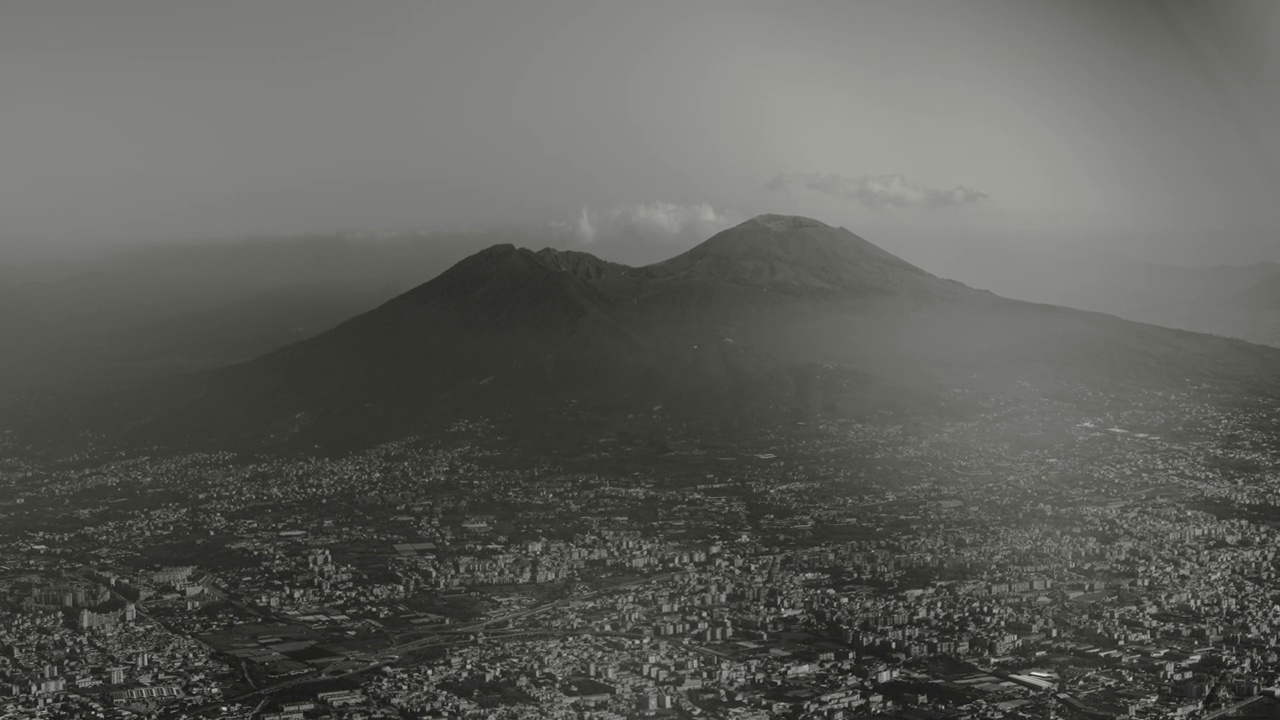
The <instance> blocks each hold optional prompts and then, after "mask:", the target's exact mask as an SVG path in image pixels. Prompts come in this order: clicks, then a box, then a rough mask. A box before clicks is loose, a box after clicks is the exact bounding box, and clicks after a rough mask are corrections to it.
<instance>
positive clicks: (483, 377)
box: [110, 215, 1280, 445]
mask: <svg viewBox="0 0 1280 720" xmlns="http://www.w3.org/2000/svg"><path fill="white" fill-rule="evenodd" d="M1018 383H1024V384H1031V385H1033V386H1035V387H1039V388H1041V389H1042V391H1043V392H1057V391H1061V390H1063V389H1071V390H1072V391H1073V392H1074V391H1079V392H1084V393H1086V394H1087V392H1089V391H1095V390H1097V391H1102V390H1105V391H1107V392H1111V391H1113V390H1116V389H1126V388H1127V389H1133V388H1148V389H1158V390H1163V391H1167V390H1170V389H1183V388H1186V387H1188V386H1190V385H1193V384H1196V383H1210V384H1218V385H1221V386H1222V387H1223V388H1226V389H1227V391H1229V392H1232V393H1243V394H1248V393H1251V392H1252V393H1257V392H1267V393H1274V392H1275V391H1276V389H1277V388H1278V387H1280V351H1275V350H1270V349H1265V348H1261V347H1258V346H1251V345H1247V344H1246V343H1241V342H1237V341H1230V340H1226V339H1222V338H1214V337H1209V336H1202V335H1196V334H1194V333H1187V332H1180V331H1174V330H1168V329H1165V328H1159V327H1155V326H1149V325H1142V324H1140V323H1133V322H1129V321H1124V320H1121V319H1119V318H1116V317H1113V316H1106V315H1100V314H1096V313H1087V312H1083V311H1076V310H1070V309H1066V308H1058V307H1054V306H1047V305H1036V304H1032V303H1024V302H1020V301H1014V300H1008V299H1005V298H1001V297H999V296H996V295H994V294H991V293H989V292H986V291H981V290H975V289H972V288H969V287H967V286H965V285H962V284H960V283H957V282H954V281H951V280H945V279H942V278H939V277H936V276H934V275H932V274H930V273H928V272H925V271H924V270H922V269H920V268H918V267H916V266H914V265H911V264H910V263H907V262H906V261H903V260H901V259H900V258H897V257H896V256H894V255H892V254H891V253H888V252H886V251H884V250H883V249H881V248H879V247H878V246H876V245H874V244H872V243H870V242H868V241H866V240H864V239H862V238H860V237H858V236H857V235H854V234H853V233H851V232H849V231H848V230H846V229H844V228H833V227H831V226H828V225H825V224H823V223H820V222H818V221H816V220H812V219H810V218H803V217H799V216H780V215H763V216H759V217H757V218H752V219H751V220H748V221H747V222H745V223H742V224H741V225H738V226H736V227H734V228H729V229H727V230H725V231H723V232H721V233H717V234H716V235H714V236H712V237H711V238H709V239H707V240H706V241H704V242H703V243H701V244H699V245H698V246H696V247H694V248H693V249H691V250H689V251H687V252H685V253H681V254H679V255H677V256H675V257H673V258H671V259H669V260H666V261H663V262H659V263H654V264H651V265H647V266H642V267H638V268H637V267H629V266H625V265H619V264H616V263H609V262H607V261H604V260H600V259H599V258H595V257H594V256H592V255H590V254H587V253H582V252H575V251H559V250H552V249H550V248H546V249H543V250H540V251H533V250H528V249H524V248H518V247H515V246H514V245H510V244H498V245H494V246H492V247H489V248H486V249H485V250H482V251H480V252H477V253H475V254H473V255H471V256H468V257H467V258H464V259H463V260H461V261H459V262H458V263H456V264H455V265H453V266H452V267H450V268H449V269H448V270H446V271H445V272H444V273H442V274H440V275H439V276H437V277H436V278H434V279H432V280H430V281H428V282H426V283H422V284H420V285H418V286H416V287H414V288H412V289H411V290H409V291H407V292H405V293H403V294H401V295H399V296H397V297H395V298H393V299H391V300H389V301H387V302H385V303H383V304H381V305H379V306H378V307H376V308H373V309H371V310H369V311H367V312H365V313H362V314H360V315H358V316H356V317H354V318H351V319H350V320H347V321H346V322H343V323H341V324H339V325H338V326H337V327H335V328H333V329H332V330H330V331H328V332H325V333H322V334H320V335H317V336H315V337H312V338H310V339H307V340H303V341H301V342H298V343H295V344H292V345H289V346H286V347H284V348H281V349H279V350H276V351H274V352H271V353H268V354H266V355H264V356H262V357H259V358H257V359H254V360H251V361H249V362H247V363H243V364H239V365H234V366H231V367H228V368H223V369H219V370H215V371H211V372H207V373H202V374H197V375H192V376H186V377H182V378H174V379H171V380H170V381H167V382H165V383H160V384H155V385H153V386H152V387H150V388H149V389H148V390H146V391H145V392H140V393H137V396H136V397H135V398H132V399H130V398H124V397H119V396H117V397H116V399H115V400H113V404H111V405H110V407H112V408H114V411H113V413H111V414H113V415H114V426H113V432H116V431H118V430H120V429H122V428H127V429H128V432H127V434H128V435H129V437H130V438H132V439H131V442H144V441H145V442H158V443H160V444H174V445H178V444H183V443H190V442H193V441H199V442H210V443H214V444H217V443H219V442H231V441H233V440H232V439H234V441H235V442H251V443H267V444H270V443H279V442H302V443H308V442H310V443H317V444H328V443H333V442H338V441H340V440H341V441H345V440H352V439H353V438H357V437H358V438H361V439H362V440H365V441H373V440H375V439H378V438H382V439H387V438H391V437H395V436H397V435H403V434H404V433H408V432H413V431H414V429H415V428H420V427H423V426H424V423H425V424H427V425H430V424H431V423H433V422H435V423H438V422H442V421H444V420H446V419H448V418H450V417H457V416H459V415H464V414H479V415H487V416H494V415H508V416H510V415H513V414H514V415H518V416H520V417H525V418H526V420H525V421H526V422H535V420H533V418H536V417H539V416H545V415H546V414H547V413H548V412H551V411H553V410H554V409H555V408H563V407H565V406H566V404H569V405H577V406H580V407H594V408H600V409H604V408H612V410H608V412H610V413H615V414H616V413H622V414H624V415H626V414H628V413H634V412H637V411H640V410H644V409H647V408H651V407H653V406H659V405H660V406H663V407H666V408H667V411H666V412H672V413H680V414H682V415H683V416H685V417H691V418H697V417H700V418H730V419H733V420H735V421H743V419H744V418H759V419H761V421H769V419H770V418H773V419H776V418H777V417H778V416H779V413H783V414H785V413H788V412H800V413H802V414H815V413H819V414H820V413H847V412H871V411H874V410H875V409H876V408H880V407H890V406H895V405H900V404H901V403H903V402H906V401H907V399H910V401H911V402H919V403H924V404H925V405H927V404H928V403H930V402H932V401H933V400H936V399H937V398H939V397H941V396H942V395H944V394H946V393H949V392H953V391H955V390H956V389H961V390H964V391H966V392H969V391H973V392H980V393H1003V392H1008V391H1009V390H1010V389H1011V388H1013V387H1015V386H1017V384H1018ZM601 412H604V410H601ZM339 439H340V440H339Z"/></svg>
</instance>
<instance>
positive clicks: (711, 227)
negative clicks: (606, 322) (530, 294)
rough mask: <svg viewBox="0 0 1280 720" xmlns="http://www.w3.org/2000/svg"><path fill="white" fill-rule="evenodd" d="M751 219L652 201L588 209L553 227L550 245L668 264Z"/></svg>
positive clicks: (707, 205) (637, 261)
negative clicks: (700, 244) (727, 229)
mask: <svg viewBox="0 0 1280 720" xmlns="http://www.w3.org/2000/svg"><path fill="white" fill-rule="evenodd" d="M743 220H746V218H745V217H743V216H742V215H741V214H739V213H737V212H735V211H732V210H717V209H716V208H715V207H713V206H712V205H711V204H710V203H694V204H689V205H682V204H680V203H670V202H662V201H656V202H646V203H634V204H622V205H615V206H613V207H611V208H607V209H599V208H590V207H585V208H583V209H582V210H581V211H580V212H579V213H578V215H577V217H576V218H573V219H568V218H566V219H563V220H557V221H553V222H551V223H548V224H547V225H546V226H544V227H545V228H547V230H548V231H549V237H547V238H546V240H547V241H548V242H551V243H552V244H555V245H557V246H558V247H562V248H563V247H566V246H568V247H576V248H578V249H581V250H585V251H587V252H590V253H594V254H598V255H600V256H601V257H604V258H607V259H610V260H615V261H618V262H625V263H629V264H645V263H650V262H656V261H658V260H665V259H667V258H668V257H670V256H671V254H672V253H673V252H679V251H683V250H684V249H686V248H688V247H691V246H693V245H694V244H696V243H699V242H701V241H703V240H706V239H707V238H709V237H711V236H712V235H715V234H716V233H718V232H720V231H721V230H724V229H726V228H729V227H732V226H734V225H737V224H738V223H741V222H742V221H743Z"/></svg>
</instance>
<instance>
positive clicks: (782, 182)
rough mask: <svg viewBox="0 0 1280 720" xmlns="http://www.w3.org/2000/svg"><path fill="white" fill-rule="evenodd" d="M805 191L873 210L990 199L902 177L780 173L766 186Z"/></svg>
mask: <svg viewBox="0 0 1280 720" xmlns="http://www.w3.org/2000/svg"><path fill="white" fill-rule="evenodd" d="M797 186H798V187H802V188H804V189H806V190H811V191H813V192H819V193H822V194H824V195H830V196H831V197H836V198H840V199H842V200H848V201H850V202H854V203H857V204H859V205H863V206H865V207H870V208H927V209H930V210H937V209H941V208H953V207H960V206H962V205H972V204H974V203H977V202H980V201H982V200H985V199H987V197H989V196H988V195H987V194H986V193H984V192H979V191H977V190H974V189H973V188H970V187H965V186H963V185H957V186H955V187H954V188H951V189H950V190H941V189H938V188H931V187H925V186H924V185H919V184H916V183H913V182H911V181H910V180H908V179H907V178H905V177H903V176H902V175H863V176H862V177H860V178H851V177H845V176H844V175H820V174H818V173H778V174H777V175H774V176H773V177H772V178H770V179H769V181H768V182H766V183H765V187H767V188H768V189H770V190H783V189H786V188H788V187H797Z"/></svg>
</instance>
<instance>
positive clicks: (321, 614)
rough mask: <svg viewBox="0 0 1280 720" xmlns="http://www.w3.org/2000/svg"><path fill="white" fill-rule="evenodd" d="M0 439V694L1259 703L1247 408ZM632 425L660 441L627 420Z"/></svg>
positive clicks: (267, 710)
mask: <svg viewBox="0 0 1280 720" xmlns="http://www.w3.org/2000/svg"><path fill="white" fill-rule="evenodd" d="M961 401H963V402H964V403H967V404H966V405H965V406H966V407H968V408H969V409H968V411H967V413H961V412H955V413H953V414H952V415H950V416H948V415H946V414H940V415H939V416H937V417H932V416H931V419H929V420H927V421H922V420H919V419H916V420H908V421H902V420H900V419H897V418H892V417H885V418H859V419H833V418H829V419H823V420H813V419H810V420H801V421H798V422H792V423H788V424H786V425H780V426H777V427H772V428H769V429H766V430H762V431H759V432H754V433H752V434H751V435H750V436H746V437H738V438H736V439H734V440H733V441H732V442H719V443H709V442H705V441H702V442H699V441H695V440H690V439H689V438H693V437H698V434H697V433H695V432H691V431H689V429H687V428H679V427H673V428H670V429H669V431H668V432H667V434H666V435H665V436H664V437H663V440H662V442H661V443H655V442H653V440H652V437H646V436H645V434H644V433H645V432H651V428H652V427H655V425H658V426H660V421H661V414H660V412H658V411H657V410H655V413H654V417H653V418H646V419H645V420H646V422H647V423H648V424H646V425H644V426H642V427H643V428H646V429H645V430H640V431H633V430H625V429H624V430H619V429H616V428H608V427H602V428H601V431H600V435H599V437H597V438H593V439H592V442H591V443H590V444H589V445H585V446H584V447H582V448H578V449H576V450H575V451H574V452H563V453H538V452H534V451H531V450H528V449H527V448H526V447H525V446H522V445H521V444H520V443H519V442H517V441H516V440H517V439H515V438H513V437H512V436H511V435H510V434H509V432H508V431H503V430H502V429H501V425H498V424H494V425H491V424H487V423H471V424H460V425H458V426H455V427H454V428H453V429H452V431H451V432H449V433H447V434H446V435H444V436H443V437H437V438H432V439H430V440H418V439H412V440H405V441H402V442H397V443H392V444H389V445H384V446H380V447H378V448H375V449H373V450H369V451H365V452H360V453H355V454H352V455H349V456H346V457H344V458H341V459H333V458H319V457H316V458H291V459H280V458H274V459H273V458H263V457H260V456H240V455H235V454H230V453H224V454H189V455H183V456H165V457H154V458H129V459H112V458H87V457H80V458H70V459H62V460H58V461H48V462H44V463H38V464H37V463H30V464H20V463H16V462H14V463H9V464H8V465H6V466H4V469H3V475H2V478H3V479H2V480H0V483H2V486H0V497H4V498H7V500H6V501H4V502H3V504H0V528H2V529H0V566H2V567H0V598H2V599H3V605H2V606H0V717H5V718H41V717H44V718H58V717H68V718H69V717H102V718H110V717H127V716H132V715H134V714H143V715H157V716H161V717H228V718H235V717H243V718H248V717H251V716H252V717H261V718H279V719H281V720H283V719H285V718H288V719H290V720H301V719H311V718H377V717H386V718H404V717H424V718H426V717H460V718H461V717H476V718H481V717H484V718H535V717H548V718H601V719H604V718H631V717H672V718H688V717H700V718H722V719H726V720H727V719H744V718H766V717H796V718H800V717H804V718H811V717H812V718H832V719H835V718H856V717H863V716H885V717H906V718H944V717H945V718H993V719H994V718H1033V717H1034V718H1051V717H1062V718H1068V717H1080V718H1104V717H1148V718H1164V717H1180V716H1187V717H1199V718H1209V717H1219V716H1225V715H1227V714H1230V713H1233V712H1250V711H1252V710H1256V709H1258V708H1264V707H1270V706H1271V704H1273V703H1275V700H1274V696H1275V694H1276V692H1277V690H1276V689H1275V688H1276V683H1277V680H1278V678H1277V671H1276V670H1275V668H1276V667H1277V666H1278V663H1280V605H1277V603H1276V600H1275V598H1276V597H1277V582H1278V577H1277V576H1278V574H1280V557H1278V556H1277V553H1278V551H1277V550H1276V548H1277V546H1280V537H1277V530H1276V528H1275V526H1274V524H1273V522H1272V518H1273V517H1274V514H1275V512H1276V508H1277V505H1280V484H1278V482H1277V478H1280V475H1277V469H1278V468H1280V456H1278V453H1280V446H1278V444H1277V438H1276V437H1275V436H1274V435H1272V434H1270V433H1269V432H1268V431H1267V430H1266V429H1265V428H1274V427H1276V422H1275V421H1276V414H1275V411H1274V410H1272V409H1269V408H1265V407H1253V408H1251V407H1241V408H1240V409H1238V410H1236V411H1234V412H1227V411H1223V410H1218V409H1214V408H1215V407H1217V406H1216V405H1214V404H1210V403H1205V402H1201V401H1199V400H1197V399H1196V396H1195V394H1194V393H1193V392H1188V394H1187V395H1186V396H1178V397H1169V396H1159V397H1144V398H1141V399H1139V400H1138V401H1135V400H1133V399H1132V398H1130V399H1128V400H1126V402H1124V403H1119V402H1114V403H1108V402H1102V401H1099V402H1097V403H1096V405H1095V407H1096V412H1091V413H1088V414H1085V413H1082V412H1081V411H1080V410H1079V407H1080V406H1081V403H1080V402H1078V401H1077V402H1074V403H1068V402H1065V401H1054V400H1048V399H1043V398H1041V399H1034V400H1028V399H1027V398H1021V399H1018V400H1017V401H1016V402H1015V401H1010V400H1000V399H987V400H975V399H972V398H957V403H961ZM659 445H661V447H658V446H659Z"/></svg>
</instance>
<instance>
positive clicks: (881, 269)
mask: <svg viewBox="0 0 1280 720" xmlns="http://www.w3.org/2000/svg"><path fill="white" fill-rule="evenodd" d="M652 267H653V270H655V271H657V272H659V273H661V274H664V275H667V276H671V277H677V276H678V277H686V278H695V277H696V278H702V279H708V280H719V281H727V282H733V283H746V284H752V285H764V286H773V287H780V288H782V287H785V288H790V289H793V290H817V291H836V292H841V293H855V294H867V293H870V294H897V293H899V292H902V291H906V292H909V293H911V294H919V293H921V292H929V288H936V287H938V286H940V285H942V284H943V283H944V281H941V280H939V279H938V278H935V277H934V276H932V275H930V274H929V273H927V272H925V271H923V270H921V269H920V268H917V267H915V266H914V265H911V264H910V263H908V262H906V261H905V260H902V259H901V258H898V257H897V256H896V255H893V254H892V253H889V252H886V251H885V250H883V249H881V248H879V247H877V246H875V245H873V244H871V243H869V242H867V241H866V240H864V239H862V238H860V237H858V236H857V235H854V234H853V233H851V232H849V231H848V230H846V229H844V228H836V227H831V226H830V225H827V224H826V223H823V222H819V221H817V220H814V219H812V218H807V217H803V216H799V215H775V214H764V215H757V216H756V217H754V218H751V219H750V220H748V221H746V222H744V223H742V224H740V225H736V226H734V227H731V228H729V229H728V230H725V231H723V232H720V233H717V234H716V235H714V236H712V237H711V238H710V239H708V240H707V241H705V242H703V243H702V244H700V245H698V246H697V247H694V248H693V249H692V250H690V251H688V252H686V253H684V254H683V255H679V256H677V257H674V258H672V259H670V260H667V261H666V262H662V263H658V264H657V265H654V266H652Z"/></svg>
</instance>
